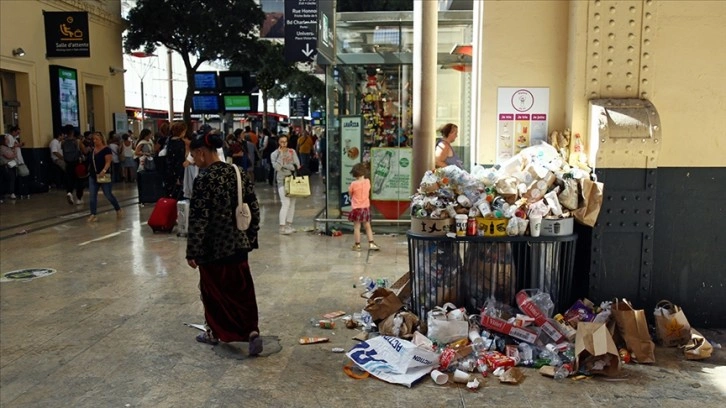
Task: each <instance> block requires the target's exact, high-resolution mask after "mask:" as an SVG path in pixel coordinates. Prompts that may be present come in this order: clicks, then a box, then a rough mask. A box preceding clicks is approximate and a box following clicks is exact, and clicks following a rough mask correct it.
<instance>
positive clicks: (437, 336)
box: [426, 303, 469, 345]
mask: <svg viewBox="0 0 726 408" xmlns="http://www.w3.org/2000/svg"><path fill="white" fill-rule="evenodd" d="M449 309H451V311H449ZM426 326H428V332H427V336H428V338H430V339H432V340H434V341H435V342H437V343H438V344H440V345H441V344H448V343H451V342H453V341H456V340H459V339H463V338H465V337H467V336H468V335H469V323H468V322H467V318H466V313H465V312H463V311H462V310H461V309H457V308H456V306H454V305H453V304H451V303H447V304H445V305H444V306H443V307H441V306H437V307H435V308H434V309H433V310H430V311H429V312H428V314H427V315H426Z"/></svg>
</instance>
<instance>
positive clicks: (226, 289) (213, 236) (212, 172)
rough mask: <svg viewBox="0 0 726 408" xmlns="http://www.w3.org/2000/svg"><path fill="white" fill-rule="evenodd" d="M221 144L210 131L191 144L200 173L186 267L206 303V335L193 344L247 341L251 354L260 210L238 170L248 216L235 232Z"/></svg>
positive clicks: (230, 174) (255, 339)
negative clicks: (253, 259) (252, 258)
mask: <svg viewBox="0 0 726 408" xmlns="http://www.w3.org/2000/svg"><path fill="white" fill-rule="evenodd" d="M222 144H223V141H222V138H221V136H220V135H219V134H214V133H208V134H206V135H204V136H200V137H198V138H195V139H194V140H192V142H191V144H190V146H189V147H190V149H191V154H192V157H193V158H194V163H195V164H196V165H197V166H199V168H200V169H201V170H203V171H200V173H199V176H197V178H196V179H195V180H194V189H193V191H192V199H191V204H190V212H189V236H188V239H187V255H186V259H187V263H188V264H189V266H190V267H192V268H197V267H199V290H200V292H201V298H202V303H203V304H204V317H205V320H206V324H207V327H208V329H207V331H206V332H204V333H201V334H200V335H199V336H197V341H199V342H202V343H208V344H217V343H218V342H219V341H223V342H233V341H246V342H249V354H250V355H258V354H260V352H261V351H262V339H261V338H260V334H259V331H260V330H259V327H258V313H257V299H256V297H255V286H254V283H253V282H252V275H251V273H250V266H249V264H248V262H247V257H248V253H249V252H250V251H252V250H253V249H255V248H259V246H258V244H257V231H258V230H259V223H260V207H259V204H258V202H257V197H256V196H255V191H254V185H253V184H252V183H251V182H250V180H249V179H248V178H247V175H246V173H245V172H244V171H241V172H240V176H241V180H242V188H243V194H242V196H243V199H244V202H245V203H247V204H248V205H249V207H250V210H251V212H252V222H251V223H250V226H249V228H248V229H247V230H246V231H240V230H238V229H237V226H236V222H235V215H234V214H235V208H236V207H237V180H236V174H235V171H234V168H233V167H232V165H229V164H227V163H225V162H223V161H222V160H221V159H220V158H219V155H218V153H217V149H218V148H220V147H222Z"/></svg>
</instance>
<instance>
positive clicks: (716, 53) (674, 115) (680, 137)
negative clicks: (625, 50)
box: [650, 0, 726, 167]
mask: <svg viewBox="0 0 726 408" xmlns="http://www.w3.org/2000/svg"><path fill="white" fill-rule="evenodd" d="M654 6H655V7H656V11H655V18H656V19H657V20H656V21H655V22H654V27H655V31H654V40H653V60H654V61H653V66H654V69H655V72H654V75H653V82H654V86H653V97H652V98H650V99H651V101H653V103H654V104H655V106H656V107H657V108H658V112H659V113H660V118H661V122H662V124H663V144H662V146H661V151H660V158H659V166H661V167H668V166H674V167H675V166H692V167H710V166H715V167H724V166H726V130H724V121H726V24H724V18H726V1H709V0H704V1H658V2H654Z"/></svg>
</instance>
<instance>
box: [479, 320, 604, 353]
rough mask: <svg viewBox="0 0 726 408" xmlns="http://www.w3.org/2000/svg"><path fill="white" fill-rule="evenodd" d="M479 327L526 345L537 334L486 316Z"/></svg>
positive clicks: (534, 338)
mask: <svg viewBox="0 0 726 408" xmlns="http://www.w3.org/2000/svg"><path fill="white" fill-rule="evenodd" d="M481 325H482V326H484V327H486V328H487V329H490V330H494V331H495V332H497V333H502V334H507V335H509V336H512V337H514V338H515V339H519V340H522V341H525V342H527V343H534V341H535V340H536V339H537V333H536V332H535V331H534V330H530V329H525V328H523V327H514V325H512V324H509V323H507V321H506V320H502V319H499V318H496V317H492V316H487V315H485V314H482V315H481ZM616 354H617V351H616Z"/></svg>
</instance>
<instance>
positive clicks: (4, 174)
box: [0, 137, 18, 202]
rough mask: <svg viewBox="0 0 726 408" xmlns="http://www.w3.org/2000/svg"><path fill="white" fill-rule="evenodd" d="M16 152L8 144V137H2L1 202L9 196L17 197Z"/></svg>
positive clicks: (0, 159) (0, 149)
mask: <svg viewBox="0 0 726 408" xmlns="http://www.w3.org/2000/svg"><path fill="white" fill-rule="evenodd" d="M17 167H18V164H17V161H16V160H15V152H14V151H13V149H11V148H10V147H9V146H8V143H7V139H5V138H4V137H3V138H0V172H1V174H0V188H1V189H2V190H1V191H0V202H2V200H3V199H4V198H5V197H6V196H8V197H9V198H10V199H12V200H14V199H15V193H14V192H13V191H15V177H16V175H17Z"/></svg>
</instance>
